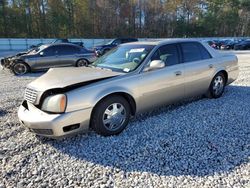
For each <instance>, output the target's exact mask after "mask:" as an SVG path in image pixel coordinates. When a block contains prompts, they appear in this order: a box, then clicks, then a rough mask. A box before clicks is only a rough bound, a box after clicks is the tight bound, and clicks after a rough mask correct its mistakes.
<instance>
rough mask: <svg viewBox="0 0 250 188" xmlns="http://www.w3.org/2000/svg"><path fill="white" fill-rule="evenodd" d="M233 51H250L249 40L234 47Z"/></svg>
mask: <svg viewBox="0 0 250 188" xmlns="http://www.w3.org/2000/svg"><path fill="white" fill-rule="evenodd" d="M234 50H250V39H247V40H244V41H242V42H240V43H239V44H236V45H234Z"/></svg>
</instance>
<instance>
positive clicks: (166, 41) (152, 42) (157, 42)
mask: <svg viewBox="0 0 250 188" xmlns="http://www.w3.org/2000/svg"><path fill="white" fill-rule="evenodd" d="M180 42H200V40H198V39H155V40H154V39H152V40H148V41H138V42H133V43H125V44H122V46H124V45H154V46H157V45H164V44H172V43H180Z"/></svg>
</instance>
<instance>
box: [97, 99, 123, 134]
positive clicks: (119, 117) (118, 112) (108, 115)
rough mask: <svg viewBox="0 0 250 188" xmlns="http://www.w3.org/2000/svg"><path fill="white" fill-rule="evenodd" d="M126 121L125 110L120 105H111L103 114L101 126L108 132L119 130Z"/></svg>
mask: <svg viewBox="0 0 250 188" xmlns="http://www.w3.org/2000/svg"><path fill="white" fill-rule="evenodd" d="M125 120H126V110H125V108H124V106H123V105H122V104H120V103H113V104H111V105H110V106H109V107H108V108H106V110H105V111H104V114H103V118H102V121H103V125H104V126H105V127H106V128H107V129H108V130H110V131H115V130H117V129H119V128H120V127H121V126H122V125H123V123H124V121H125Z"/></svg>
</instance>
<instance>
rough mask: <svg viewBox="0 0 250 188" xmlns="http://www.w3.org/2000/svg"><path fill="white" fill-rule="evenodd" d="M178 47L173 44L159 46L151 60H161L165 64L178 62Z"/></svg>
mask: <svg viewBox="0 0 250 188" xmlns="http://www.w3.org/2000/svg"><path fill="white" fill-rule="evenodd" d="M178 57H179V56H178V49H177V46H176V45H174V44H169V45H165V46H161V47H160V48H159V49H158V50H157V51H156V52H155V54H154V55H153V56H152V58H151V61H153V60H162V61H163V62H164V63H165V66H172V65H176V64H178V63H179V58H178Z"/></svg>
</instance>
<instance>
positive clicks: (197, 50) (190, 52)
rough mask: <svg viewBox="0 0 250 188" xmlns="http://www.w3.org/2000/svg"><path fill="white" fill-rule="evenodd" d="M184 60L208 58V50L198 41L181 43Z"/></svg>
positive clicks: (209, 56)
mask: <svg viewBox="0 0 250 188" xmlns="http://www.w3.org/2000/svg"><path fill="white" fill-rule="evenodd" d="M181 47H182V52H183V58H184V62H186V63H188V62H192V61H199V60H204V59H210V58H211V55H210V54H209V52H208V51H207V50H206V49H205V48H204V46H202V45H201V44H199V43H196V42H187V43H181Z"/></svg>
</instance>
